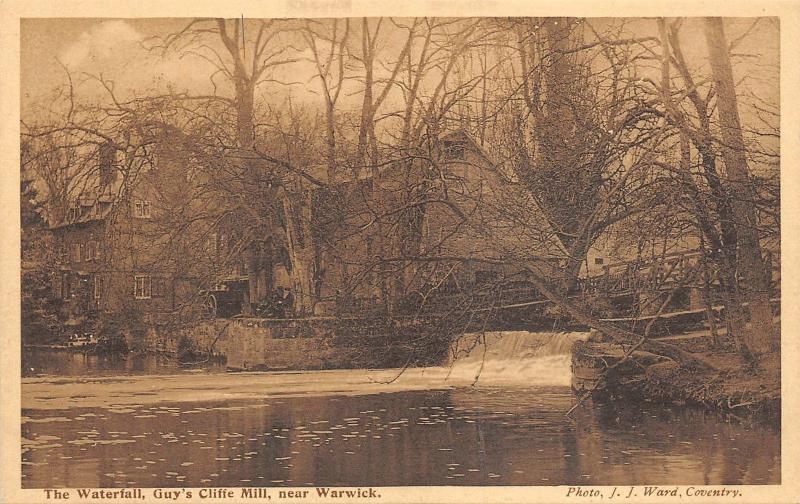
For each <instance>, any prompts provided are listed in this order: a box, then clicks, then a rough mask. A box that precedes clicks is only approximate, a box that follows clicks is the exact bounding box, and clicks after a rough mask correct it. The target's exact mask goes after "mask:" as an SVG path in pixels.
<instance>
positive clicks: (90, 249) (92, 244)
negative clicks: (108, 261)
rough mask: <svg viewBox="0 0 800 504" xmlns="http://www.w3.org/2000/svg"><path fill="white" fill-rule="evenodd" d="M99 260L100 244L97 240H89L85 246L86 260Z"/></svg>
mask: <svg viewBox="0 0 800 504" xmlns="http://www.w3.org/2000/svg"><path fill="white" fill-rule="evenodd" d="M99 259H100V243H98V242H97V240H89V242H88V243H87V244H86V260H87V261H97V260H99Z"/></svg>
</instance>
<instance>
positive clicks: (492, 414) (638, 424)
mask: <svg viewBox="0 0 800 504" xmlns="http://www.w3.org/2000/svg"><path fill="white" fill-rule="evenodd" d="M48 353H49V354H52V352H48ZM74 355H75V354H71V355H70V356H69V357H65V359H66V361H68V362H72V363H73V367H70V368H69V369H70V371H69V373H67V374H82V373H80V372H79V368H80V363H79V362H78V363H77V364H75V362H76V361H74V359H75V357H74ZM40 357H41V356H40ZM134 362H135V361H131V360H128V361H123V362H119V363H118V364H117V368H116V370H114V369H113V365H111V364H109V363H106V364H105V365H100V364H97V363H90V362H87V364H86V366H89V367H91V366H94V368H93V369H95V370H96V371H97V373H96V374H99V375H104V376H103V377H98V378H92V377H91V376H90V377H84V378H80V379H77V381H76V379H67V378H64V377H59V376H55V375H53V374H51V373H49V372H46V370H45V368H46V366H43V365H41V364H40V365H39V367H38V368H37V367H36V366H31V367H34V369H38V370H39V373H35V374H37V375H39V377H38V378H26V379H24V380H23V407H24V409H23V411H22V416H23V418H22V435H23V454H22V472H23V487H25V488H42V487H125V486H143V487H152V486H159V487H168V486H175V487H184V486H213V485H218V486H303V485H315V486H316V485H348V486H353V485H564V484H584V485H591V484H605V485H627V484H670V483H673V484H766V483H778V482H779V481H780V437H779V433H778V431H777V430H774V429H771V428H768V427H765V426H752V425H746V424H741V423H727V422H726V421H724V419H722V418H721V417H720V416H718V415H715V414H710V413H706V412H702V411H698V410H694V409H686V408H674V409H670V408H666V409H665V408H664V407H660V406H650V405H646V404H645V405H644V406H636V407H633V406H620V405H616V406H611V405H599V404H593V403H591V402H587V403H586V404H584V405H582V406H580V407H579V408H578V409H577V410H576V411H575V413H574V419H567V418H565V416H564V413H565V412H566V411H567V410H569V409H570V407H571V406H572V405H573V404H574V397H573V395H572V393H571V392H570V390H569V388H568V387H564V386H547V385H540V386H535V387H520V386H514V387H510V386H502V387H492V386H481V387H469V386H448V387H444V386H442V385H441V384H438V385H437V383H438V382H434V381H433V380H432V383H431V387H430V388H429V389H428V390H398V391H391V392H382V393H370V391H371V390H372V389H370V388H369V387H368V386H367V385H364V386H363V390H361V392H358V391H356V392H353V390H354V389H353V388H352V387H351V388H350V389H348V391H347V393H346V394H345V393H337V392H332V393H328V394H322V395H319V394H317V395H315V394H312V393H309V392H308V391H307V390H305V389H301V388H297V385H293V384H296V383H299V381H298V380H300V381H311V382H314V381H317V382H319V383H322V382H323V381H328V382H330V381H335V382H346V381H347V380H350V379H351V378H353V376H355V375H356V374H357V373H361V374H359V375H358V376H359V377H360V376H362V375H363V371H336V372H303V373H283V374H280V373H274V374H272V373H260V374H243V375H230V374H225V375H214V376H217V377H218V378H214V376H209V375H207V374H205V372H203V374H202V376H201V375H200V374H198V373H196V372H186V371H183V370H181V369H180V368H177V367H169V366H167V367H166V368H163V367H158V366H157V364H153V363H150V364H141V365H137V364H134ZM28 363H29V364H30V363H31V361H30V360H29V361H28ZM150 365H152V366H156V367H155V368H148V367H147V366H150ZM140 368H141V369H140ZM167 369H171V371H170V372H171V373H172V376H170V377H169V380H167V377H165V378H163V379H160V378H158V377H149V378H144V379H142V378H141V377H138V378H137V377H134V378H130V380H133V381H129V382H128V381H126V380H129V376H130V374H131V373H133V374H137V373H145V372H146V371H147V370H150V372H155V371H158V372H161V373H162V374H166V373H165V370H167ZM154 370H155V371H154ZM85 371H86V369H84V373H85ZM115 373H116V375H115ZM176 375H177V376H176ZM115 376H118V377H119V380H117V379H116V378H115ZM359 379H360V378H359ZM92 380H95V381H92ZM226 380H227V381H228V382H231V381H233V382H232V383H233V384H234V385H235V383H237V382H239V381H241V383H242V384H244V383H250V384H251V385H252V384H253V382H254V380H261V381H263V383H265V384H268V385H265V386H264V392H263V394H261V395H259V394H251V395H249V396H248V397H247V398H244V399H241V398H234V399H225V397H226V394H227V392H226V390H228V389H225V388H224V386H223V382H226ZM117 381H119V382H120V383H123V382H125V383H126V384H127V385H126V386H127V387H128V388H127V389H125V390H126V391H125V393H124V394H123V393H121V392H119V393H117V392H115V391H117V390H118V388H115V387H118V385H116V382H117ZM160 382H163V383H167V382H169V386H170V387H173V388H177V390H185V395H186V396H188V397H183V398H181V399H180V400H168V401H166V402H165V401H160V400H158V385H157V384H158V383H160ZM217 382H219V383H220V385H219V386H220V389H219V391H218V392H219V394H218V395H217V396H208V397H215V399H214V400H204V401H192V400H191V397H192V394H193V391H194V390H195V389H196V388H198V386H200V385H199V384H202V387H203V388H208V385H207V384H208V383H217ZM257 383H261V382H258V381H257ZM354 383H355V382H354ZM269 384H271V385H269ZM96 387H99V388H96ZM437 387H438V388H440V389H441V390H435V389H436V388H437ZM356 388H357V387H356ZM412 388H413V387H412ZM234 389H235V388H234ZM26 390H31V391H39V392H36V394H39V399H38V401H39V402H29V404H28V405H29V406H30V405H31V404H33V405H35V406H36V407H27V408H26V407H25V406H26V397H27V396H26ZM49 391H52V395H47V394H50V392H49ZM87 391H89V392H87ZM92 391H99V392H97V393H98V394H99V395H103V396H104V397H105V396H108V397H107V398H106V399H104V400H103V401H102V402H98V401H96V400H95V399H94V398H93V397H92V393H93V392H92ZM115 394H117V395H116V396H115ZM29 395H35V394H33V393H31V394H29ZM169 397H172V396H169ZM84 398H86V399H84ZM137 398H140V399H141V400H137ZM51 399H52V401H53V402H52V404H50V403H48V402H47V401H48V400H51ZM82 400H86V401H89V402H88V403H87V404H92V405H93V406H92V407H80V406H69V407H62V406H60V405H63V404H78V405H79V404H81V401H82ZM70 401H72V402H70ZM92 401H95V402H92ZM115 401H116V402H115ZM41 405H44V406H41Z"/></svg>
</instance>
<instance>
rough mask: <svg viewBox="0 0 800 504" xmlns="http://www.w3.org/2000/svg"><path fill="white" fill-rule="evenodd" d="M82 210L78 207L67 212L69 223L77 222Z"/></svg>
mask: <svg viewBox="0 0 800 504" xmlns="http://www.w3.org/2000/svg"><path fill="white" fill-rule="evenodd" d="M80 212H81V211H80V209H79V208H76V207H72V208H70V209H69V210H68V211H67V222H75V221H77V220H78V216H79V215H80Z"/></svg>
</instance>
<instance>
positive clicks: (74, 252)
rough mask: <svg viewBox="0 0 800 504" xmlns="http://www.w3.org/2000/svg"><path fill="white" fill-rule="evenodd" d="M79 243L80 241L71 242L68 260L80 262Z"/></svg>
mask: <svg viewBox="0 0 800 504" xmlns="http://www.w3.org/2000/svg"><path fill="white" fill-rule="evenodd" d="M81 249H82V247H81V244H80V243H73V244H72V246H71V247H70V257H69V260H70V261H71V262H76V263H79V262H81Z"/></svg>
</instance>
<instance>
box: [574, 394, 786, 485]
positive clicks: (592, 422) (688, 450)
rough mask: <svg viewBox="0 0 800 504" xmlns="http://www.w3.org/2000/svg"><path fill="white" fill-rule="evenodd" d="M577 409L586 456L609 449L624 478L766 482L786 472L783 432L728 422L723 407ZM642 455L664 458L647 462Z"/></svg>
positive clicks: (578, 430) (581, 445)
mask: <svg viewBox="0 0 800 504" xmlns="http://www.w3.org/2000/svg"><path fill="white" fill-rule="evenodd" d="M575 414H576V416H575V422H574V425H575V429H576V430H575V433H576V437H577V439H578V446H579V449H580V451H581V452H583V453H585V454H587V455H589V456H588V457H585V458H582V459H581V460H589V461H590V465H591V464H592V463H599V462H598V461H599V460H602V458H600V457H595V456H594V454H598V453H600V454H605V455H601V456H607V457H608V459H606V460H603V463H604V464H605V465H606V468H609V467H611V468H613V469H612V471H613V472H615V473H616V476H615V477H614V478H613V479H614V481H618V482H620V484H626V482H630V484H635V483H638V484H646V483H652V484H658V483H683V484H689V483H697V484H706V485H712V484H716V485H720V484H765V483H776V482H777V480H778V479H779V477H780V433H779V432H778V431H777V430H776V429H775V428H773V427H770V426H766V425H760V424H758V425H750V424H748V423H740V422H737V421H732V422H728V421H726V419H725V418H723V416H722V415H720V414H718V413H714V412H710V411H705V410H701V409H698V408H693V407H684V406H676V407H674V408H672V407H664V406H662V405H652V406H651V407H646V408H641V406H640V405H636V406H634V405H627V406H626V405H610V404H602V403H597V402H595V403H594V404H588V405H586V406H583V407H580V408H578V409H577V410H576V411H575ZM620 447H622V448H621V449H620ZM626 447H627V448H626ZM642 455H644V456H646V457H648V458H653V459H657V460H658V463H656V464H642V463H641V456H642ZM626 463H627V464H628V465H626ZM582 471H584V473H592V472H595V471H596V468H593V467H591V466H589V467H584V468H582ZM676 473H685V475H686V477H687V478H688V479H686V480H681V481H676V480H674V476H670V475H674V474H676ZM618 478H619V479H618Z"/></svg>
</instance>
